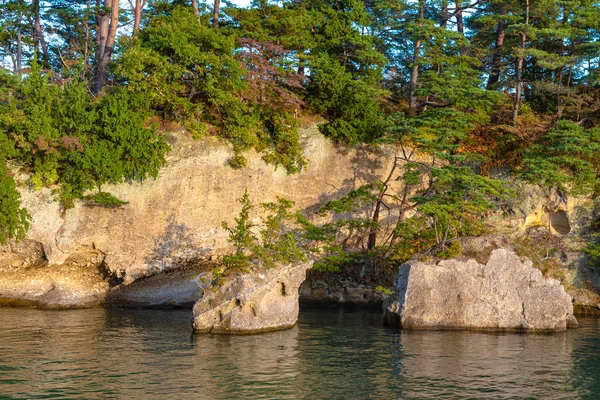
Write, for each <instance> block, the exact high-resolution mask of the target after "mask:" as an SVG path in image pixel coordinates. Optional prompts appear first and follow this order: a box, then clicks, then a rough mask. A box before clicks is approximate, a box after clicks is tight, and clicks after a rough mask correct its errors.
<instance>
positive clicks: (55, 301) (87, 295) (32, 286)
mask: <svg viewBox="0 0 600 400" xmlns="http://www.w3.org/2000/svg"><path fill="white" fill-rule="evenodd" d="M20 248H21V249H23V252H22V253H20V254H21V255H22V256H23V258H21V259H17V262H16V264H15V263H14V262H13V263H12V264H9V265H8V266H7V267H5V268H3V269H0V306H1V305H9V306H27V307H37V308H44V309H65V308H86V307H96V306H99V305H100V304H101V303H102V301H103V300H104V296H105V295H106V293H107V291H108V290H109V280H108V279H107V277H106V276H105V270H104V266H103V261H104V254H102V252H100V251H98V250H96V249H92V248H87V249H85V248H83V249H79V250H78V251H77V253H76V254H74V255H73V256H71V257H69V258H67V259H66V260H65V262H64V263H63V264H61V265H48V264H46V263H41V259H37V258H36V255H40V254H41V253H40V249H39V246H36V245H34V244H32V243H28V244H27V245H26V246H24V247H20ZM24 260H25V261H26V260H30V261H29V262H25V261H24Z"/></svg>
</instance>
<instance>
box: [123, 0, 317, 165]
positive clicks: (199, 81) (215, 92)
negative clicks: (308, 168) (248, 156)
mask: <svg viewBox="0 0 600 400" xmlns="http://www.w3.org/2000/svg"><path fill="white" fill-rule="evenodd" d="M203 18H204V19H205V20H206V18H205V17H203ZM123 46H124V52H123V55H122V56H121V57H120V59H119V61H118V63H117V64H116V67H115V72H116V74H117V75H118V77H119V78H120V80H121V81H122V82H123V83H126V84H127V87H128V89H129V90H131V91H132V92H133V93H136V94H140V95H143V96H144V97H145V98H147V99H148V101H149V105H150V107H151V108H152V109H153V110H156V112H158V113H160V114H161V115H162V116H163V117H166V118H169V119H173V120H176V121H179V122H180V123H182V124H183V125H184V126H186V127H187V128H188V129H189V130H190V131H192V133H194V134H196V135H197V136H200V135H201V134H202V133H204V132H206V131H207V130H208V128H209V127H215V128H216V129H217V132H218V134H219V135H220V136H222V137H224V138H226V139H228V140H229V141H230V142H231V144H232V145H233V149H234V151H235V157H234V158H233V159H232V160H231V165H232V166H233V167H234V168H241V167H243V166H244V165H245V163H246V161H245V159H244V156H243V154H242V152H243V151H245V150H248V149H251V148H254V149H256V150H258V151H262V152H264V153H265V157H264V158H265V160H266V161H267V162H270V163H272V164H274V165H276V166H278V165H281V166H283V167H284V168H285V169H286V170H287V171H288V172H290V173H294V172H298V171H299V170H300V169H301V168H302V167H303V166H304V165H305V163H306V160H305V159H304V157H303V156H302V150H301V149H300V145H299V136H298V132H297V124H296V121H295V118H294V112H295V109H296V108H297V107H298V106H299V105H300V104H301V101H300V99H299V98H297V97H296V96H295V95H294V94H293V92H292V91H291V90H290V88H292V87H295V86H299V83H297V82H296V81H295V78H294V77H293V76H292V75H293V74H291V73H290V72H289V70H288V69H286V68H285V66H282V65H281V63H282V62H283V60H285V54H286V53H285V51H284V50H283V49H282V48H279V47H277V46H275V45H272V44H271V43H263V42H257V41H250V40H245V39H244V40H242V39H239V40H238V36H237V35H236V34H234V33H233V32H231V31H223V30H215V29H213V28H212V27H209V26H208V25H207V24H204V23H198V20H197V18H196V17H195V16H194V14H193V13H192V11H191V9H190V8H189V7H186V8H184V7H179V6H178V7H174V8H173V9H172V10H170V12H169V13H168V14H166V15H159V16H156V17H155V18H153V19H151V20H150V23H149V25H148V26H147V27H146V28H145V29H143V30H142V31H141V32H140V34H139V37H138V38H137V40H129V41H127V40H125V41H124V42H123Z"/></svg>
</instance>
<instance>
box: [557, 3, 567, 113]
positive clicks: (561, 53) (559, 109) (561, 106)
mask: <svg viewBox="0 0 600 400" xmlns="http://www.w3.org/2000/svg"><path fill="white" fill-rule="evenodd" d="M568 20H569V13H568V12H567V9H566V7H565V6H564V5H563V18H562V24H563V26H564V25H566V24H567V22H568ZM564 52H565V41H564V39H563V38H560V51H559V54H558V55H559V57H561V58H562V57H563V56H564ZM564 70H565V69H564V68H563V67H562V66H561V67H560V69H559V71H558V78H557V88H556V118H557V119H561V118H562V116H563V112H564V110H565V106H564V104H563V102H562V97H561V94H562V93H561V92H562V81H563V76H564Z"/></svg>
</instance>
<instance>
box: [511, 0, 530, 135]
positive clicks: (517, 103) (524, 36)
mask: <svg viewBox="0 0 600 400" xmlns="http://www.w3.org/2000/svg"><path fill="white" fill-rule="evenodd" d="M529 7H530V5H529V0H525V26H527V25H529ZM526 45H527V32H526V31H521V46H520V48H521V54H519V58H518V59H517V66H516V74H517V92H516V94H515V107H514V109H513V124H514V123H515V122H516V121H517V117H518V116H519V107H520V106H521V93H522V92H523V82H522V77H523V62H524V61H525V49H526Z"/></svg>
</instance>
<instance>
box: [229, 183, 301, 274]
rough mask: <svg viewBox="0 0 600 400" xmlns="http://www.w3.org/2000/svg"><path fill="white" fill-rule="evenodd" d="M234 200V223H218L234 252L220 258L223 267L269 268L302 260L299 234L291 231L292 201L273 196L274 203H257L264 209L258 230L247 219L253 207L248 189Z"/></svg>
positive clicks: (293, 215) (292, 217)
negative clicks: (236, 212)
mask: <svg viewBox="0 0 600 400" xmlns="http://www.w3.org/2000/svg"><path fill="white" fill-rule="evenodd" d="M238 201H239V202H240V204H241V206H242V207H241V210H240V213H239V215H238V216H237V217H236V218H234V221H235V226H233V227H229V225H228V224H227V223H226V222H222V223H221V224H222V226H223V228H224V229H226V230H227V231H228V232H229V242H230V243H231V244H233V246H234V248H235V253H234V254H230V255H226V256H224V257H223V261H224V263H225V266H226V267H227V268H229V269H232V270H236V269H241V268H245V267H248V266H250V265H251V264H252V263H258V264H260V265H262V266H264V267H267V268H272V267H275V266H276V265H277V264H288V263H295V262H302V261H306V254H305V251H304V249H303V248H302V245H301V243H300V236H299V235H298V234H297V233H296V232H295V231H294V230H293V226H292V223H293V222H294V220H295V214H294V213H292V212H291V210H292V208H293V207H294V202H293V201H290V200H286V199H283V198H277V202H275V203H273V202H265V203H261V204H260V206H261V208H262V209H263V210H264V211H265V212H267V215H266V216H265V218H264V219H263V224H262V227H261V229H260V230H259V232H258V235H257V234H256V233H255V230H253V229H252V228H254V227H258V226H257V225H255V224H254V223H253V222H252V220H251V219H250V213H251V211H252V209H253V208H254V206H253V205H252V202H251V201H250V195H249V194H248V190H246V191H244V194H243V195H242V197H241V198H240V199H238Z"/></svg>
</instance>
